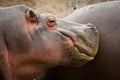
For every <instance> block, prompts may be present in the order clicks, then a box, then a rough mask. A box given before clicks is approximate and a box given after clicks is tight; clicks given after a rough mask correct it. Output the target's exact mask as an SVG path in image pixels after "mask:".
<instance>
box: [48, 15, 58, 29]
mask: <svg viewBox="0 0 120 80" xmlns="http://www.w3.org/2000/svg"><path fill="white" fill-rule="evenodd" d="M56 25H57V23H56V18H55V17H52V16H49V17H48V18H47V26H48V27H49V28H50V29H55V28H56Z"/></svg>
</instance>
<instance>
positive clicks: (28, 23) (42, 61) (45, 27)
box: [0, 6, 99, 80]
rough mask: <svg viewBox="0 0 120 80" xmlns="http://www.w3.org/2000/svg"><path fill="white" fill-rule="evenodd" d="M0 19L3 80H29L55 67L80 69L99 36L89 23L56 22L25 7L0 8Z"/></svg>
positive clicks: (95, 51)
mask: <svg viewBox="0 0 120 80" xmlns="http://www.w3.org/2000/svg"><path fill="white" fill-rule="evenodd" d="M0 17H1V18H0V39H1V41H0V46H1V49H0V54H1V55H3V56H1V57H2V58H1V60H0V71H1V74H2V75H3V78H4V79H5V80H33V79H34V78H36V77H37V76H38V75H40V74H41V73H42V72H44V70H46V69H47V68H51V67H54V66H56V65H61V66H72V67H76V66H77V67H78V66H82V65H83V64H85V63H86V62H89V61H91V60H93V59H94V56H95V55H96V53H97V49H98V43H99V37H98V33H97V30H96V28H95V26H93V25H92V24H78V23H73V22H70V21H65V20H59V19H56V18H55V16H53V15H51V14H41V13H39V12H38V11H36V10H33V9H30V8H28V7H26V6H12V7H9V8H1V9H0ZM3 62H4V64H2V63H3ZM1 64H2V65H1Z"/></svg>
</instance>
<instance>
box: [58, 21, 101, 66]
mask: <svg viewBox="0 0 120 80" xmlns="http://www.w3.org/2000/svg"><path fill="white" fill-rule="evenodd" d="M58 30H59V31H60V32H61V33H62V34H63V35H64V36H66V37H69V38H70V39H71V41H72V43H73V46H71V47H70V49H69V50H68V52H66V54H65V55H69V59H70V63H69V65H70V66H81V65H83V64H85V63H86V62H89V61H91V60H93V59H94V57H95V55H96V53H97V50H98V44H99V36H98V32H97V29H96V27H95V26H94V25H92V24H90V23H88V24H78V23H74V22H70V21H66V20H59V21H58ZM73 64H74V65H73ZM63 65H65V64H63ZM67 65H68V64H67Z"/></svg>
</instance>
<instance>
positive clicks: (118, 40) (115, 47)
mask: <svg viewBox="0 0 120 80" xmlns="http://www.w3.org/2000/svg"><path fill="white" fill-rule="evenodd" d="M64 19H66V20H70V21H73V22H77V23H82V24H86V23H92V24H94V25H95V26H96V28H97V30H98V33H99V36H100V38H99V39H100V43H99V49H98V52H97V55H96V56H95V58H94V60H93V61H90V62H88V63H87V64H85V65H83V66H81V67H79V68H71V67H61V66H58V67H55V68H53V69H50V70H49V71H48V72H47V75H46V77H45V78H46V79H45V80H120V61H119V60H120V1H109V2H102V3H97V4H92V5H88V6H85V7H83V8H80V9H78V10H76V11H74V12H73V13H71V14H69V15H68V16H67V17H65V18H64Z"/></svg>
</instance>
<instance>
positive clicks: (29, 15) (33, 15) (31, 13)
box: [26, 9, 38, 23]
mask: <svg viewBox="0 0 120 80" xmlns="http://www.w3.org/2000/svg"><path fill="white" fill-rule="evenodd" d="M26 17H27V20H28V21H30V22H31V23H37V22H38V19H37V14H36V13H35V11H34V10H32V9H30V10H28V11H27V12H26Z"/></svg>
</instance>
